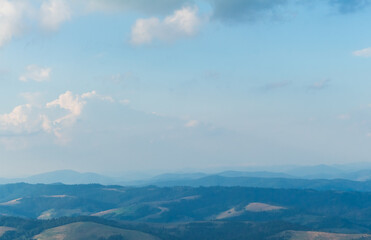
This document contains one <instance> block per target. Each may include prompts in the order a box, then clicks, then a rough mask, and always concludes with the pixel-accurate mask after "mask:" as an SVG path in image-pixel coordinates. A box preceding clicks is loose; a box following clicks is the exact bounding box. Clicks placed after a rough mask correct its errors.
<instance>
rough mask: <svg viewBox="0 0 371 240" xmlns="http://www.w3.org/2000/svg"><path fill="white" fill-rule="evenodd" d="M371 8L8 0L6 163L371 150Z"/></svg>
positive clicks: (358, 2) (176, 161) (2, 101)
mask: <svg viewBox="0 0 371 240" xmlns="http://www.w3.org/2000/svg"><path fill="white" fill-rule="evenodd" d="M370 13H371V1H368V0H324V1H319V0H317V1H311V2H310V3H308V1H304V0H277V1H270V0H228V1H227V0H199V1H198V0H158V1H149V0H140V1H138V0H137V1H134V0H121V1H118V0H106V1H99V0H86V1H81V0H76V1H68V0H32V1H23V0H14V1H10V0H0V157H1V168H0V175H2V176H18V175H27V174H33V173H38V172H44V171H50V170H57V169H74V170H78V171H94V172H102V173H118V172H127V171H178V170H186V169H188V170H189V169H194V170H205V169H215V168H228V169H238V168H240V167H249V166H264V165H280V164H296V165H304V164H320V163H325V164H334V163H352V162H368V161H370V156H371V147H370V145H371V97H370V89H371V81H370V76H371V67H370V64H371V32H370V30H369V28H370V22H371V14H370Z"/></svg>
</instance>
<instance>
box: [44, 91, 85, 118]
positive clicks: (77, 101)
mask: <svg viewBox="0 0 371 240" xmlns="http://www.w3.org/2000/svg"><path fill="white" fill-rule="evenodd" d="M85 103H86V102H84V101H82V100H81V97H80V96H79V95H73V93H72V92H70V91H67V92H65V93H63V94H61V95H59V97H58V99H56V100H54V101H52V102H49V103H47V104H46V107H47V108H52V107H59V108H61V109H65V110H68V111H69V112H70V114H68V115H67V116H64V117H63V118H61V119H57V120H56V121H58V122H60V121H61V120H63V119H66V118H72V117H73V118H75V117H78V116H79V115H80V114H81V112H82V109H83V107H84V105H85Z"/></svg>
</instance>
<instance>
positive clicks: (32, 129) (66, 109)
mask: <svg viewBox="0 0 371 240" xmlns="http://www.w3.org/2000/svg"><path fill="white" fill-rule="evenodd" d="M93 93H94V94H93ZM92 94H93V95H97V96H99V95H98V94H96V92H95V91H93V92H90V93H84V94H81V95H78V94H73V93H72V92H70V91H67V92H65V93H63V94H61V95H59V97H58V98H57V99H55V100H53V101H51V102H48V103H46V104H43V105H33V104H24V105H19V106H17V107H15V108H14V109H13V110H12V111H11V112H10V113H7V114H2V115H0V133H2V134H8V135H9V134H10V135H12V134H17V135H18V134H19V135H22V134H30V133H36V132H45V133H49V134H53V135H54V136H55V137H57V139H59V140H62V141H64V140H65V139H66V136H65V135H64V134H63V133H64V130H66V129H68V128H70V127H72V126H73V124H74V123H75V122H76V120H77V119H78V118H79V117H80V115H81V113H82V111H83V109H84V106H85V105H86V103H87V102H86V101H85V100H84V99H87V98H89V97H87V96H92ZM98 99H100V100H104V99H101V98H98Z"/></svg>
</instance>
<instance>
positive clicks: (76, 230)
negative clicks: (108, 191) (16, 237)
mask: <svg viewBox="0 0 371 240" xmlns="http://www.w3.org/2000/svg"><path fill="white" fill-rule="evenodd" d="M119 234H120V235H122V236H123V237H125V239H128V240H137V239H141V240H159V239H158V238H156V237H154V236H152V235H149V234H146V233H142V232H138V231H132V230H124V229H120V228H114V227H110V226H106V225H102V224H97V223H92V222H77V223H71V224H67V225H63V226H60V227H56V228H51V229H48V230H45V231H44V232H42V233H41V234H38V235H36V236H35V237H34V239H37V240H62V239H63V240H80V239H89V240H97V239H99V238H100V237H105V238H108V237H110V236H112V235H119Z"/></svg>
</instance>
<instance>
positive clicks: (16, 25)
mask: <svg viewBox="0 0 371 240" xmlns="http://www.w3.org/2000/svg"><path fill="white" fill-rule="evenodd" d="M23 11H24V7H23V5H22V4H21V3H20V2H16V1H8V0H0V47H1V46H3V45H4V44H5V43H6V42H8V41H10V40H11V39H12V38H13V37H14V36H16V35H17V34H19V33H20V31H21V24H22V14H23Z"/></svg>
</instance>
